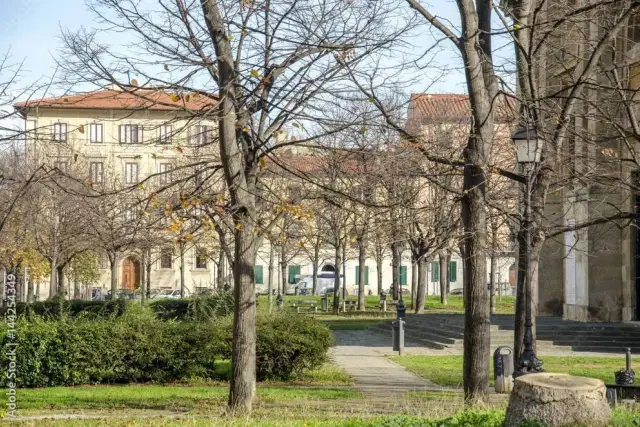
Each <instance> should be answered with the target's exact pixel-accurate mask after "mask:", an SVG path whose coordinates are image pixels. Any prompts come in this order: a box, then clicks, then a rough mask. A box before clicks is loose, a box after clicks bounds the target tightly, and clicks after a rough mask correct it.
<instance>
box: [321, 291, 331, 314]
mask: <svg viewBox="0 0 640 427" xmlns="http://www.w3.org/2000/svg"><path fill="white" fill-rule="evenodd" d="M320 302H321V303H322V311H323V312H325V313H326V312H327V311H329V298H328V297H327V295H323V296H322V297H321V298H320Z"/></svg>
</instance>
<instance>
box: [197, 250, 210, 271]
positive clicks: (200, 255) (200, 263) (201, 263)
mask: <svg viewBox="0 0 640 427" xmlns="http://www.w3.org/2000/svg"><path fill="white" fill-rule="evenodd" d="M196 268H198V269H206V268H207V252H206V251H205V250H204V249H200V248H196Z"/></svg>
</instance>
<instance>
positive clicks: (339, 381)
mask: <svg viewBox="0 0 640 427" xmlns="http://www.w3.org/2000/svg"><path fill="white" fill-rule="evenodd" d="M216 373H217V375H218V378H220V379H221V380H229V379H230V378H231V361H230V360H223V361H221V362H216ZM351 382H352V381H351V377H350V376H349V375H347V374H346V373H345V372H344V371H343V370H342V369H340V368H338V367H337V366H335V365H332V364H331V363H326V364H324V365H323V366H321V367H320V368H318V369H312V370H307V371H304V372H302V373H301V374H299V375H297V376H295V377H294V378H291V379H290V380H289V381H286V382H282V381H266V382H265V383H267V384H277V385H280V384H282V385H308V386H314V385H315V386H330V385H350V384H351ZM200 383H201V382H200ZM205 384H210V383H209V382H206V381H205ZM192 385H199V383H198V381H196V382H195V384H192Z"/></svg>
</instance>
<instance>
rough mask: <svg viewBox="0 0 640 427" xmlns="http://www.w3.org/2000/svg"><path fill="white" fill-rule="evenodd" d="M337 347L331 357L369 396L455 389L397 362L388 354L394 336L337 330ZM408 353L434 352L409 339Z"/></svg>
mask: <svg viewBox="0 0 640 427" xmlns="http://www.w3.org/2000/svg"><path fill="white" fill-rule="evenodd" d="M334 335H335V337H336V346H335V347H333V348H332V349H331V358H332V359H333V361H334V362H335V364H336V365H337V366H339V367H340V368H342V369H343V370H344V371H345V372H346V373H347V374H348V375H350V376H351V377H352V378H353V381H354V383H355V387H356V388H357V389H359V390H361V391H362V392H363V393H364V394H366V395H369V396H378V397H380V396H389V395H394V394H398V393H403V392H407V391H422V390H430V391H432V390H451V389H449V388H446V387H442V386H439V385H436V384H434V383H432V382H430V381H428V380H425V379H424V378H421V377H418V376H417V375H414V374H412V373H411V372H409V371H407V370H406V369H404V368H403V367H402V366H400V365H398V364H396V363H393V362H392V361H391V360H389V359H388V358H387V357H386V356H387V355H392V354H397V353H394V352H393V351H392V350H391V338H390V337H386V336H384V335H382V334H379V333H376V332H373V331H367V330H359V331H334ZM404 354H420V355H428V354H442V353H441V352H440V353H434V351H433V350H430V349H427V348H425V347H422V346H420V345H419V344H415V343H412V342H405V352H404Z"/></svg>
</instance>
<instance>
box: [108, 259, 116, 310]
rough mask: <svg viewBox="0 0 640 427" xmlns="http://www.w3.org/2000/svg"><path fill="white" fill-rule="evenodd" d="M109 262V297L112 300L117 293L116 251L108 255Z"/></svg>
mask: <svg viewBox="0 0 640 427" xmlns="http://www.w3.org/2000/svg"><path fill="white" fill-rule="evenodd" d="M109 262H111V299H112V300H114V299H116V294H117V293H118V252H114V253H113V254H112V256H111V257H109Z"/></svg>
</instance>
